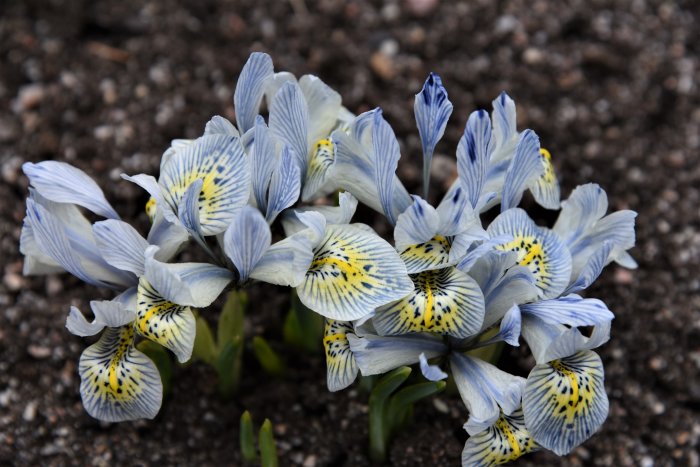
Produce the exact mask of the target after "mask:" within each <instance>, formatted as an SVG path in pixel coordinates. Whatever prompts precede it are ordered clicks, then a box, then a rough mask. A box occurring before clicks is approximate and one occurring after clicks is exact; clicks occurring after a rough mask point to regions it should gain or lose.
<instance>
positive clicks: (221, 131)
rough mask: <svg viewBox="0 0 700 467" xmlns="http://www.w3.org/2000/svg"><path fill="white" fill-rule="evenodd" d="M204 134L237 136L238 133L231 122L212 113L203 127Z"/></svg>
mask: <svg viewBox="0 0 700 467" xmlns="http://www.w3.org/2000/svg"><path fill="white" fill-rule="evenodd" d="M204 135H205V136H207V135H228V136H235V137H239V136H240V134H239V133H238V130H237V129H236V127H235V126H233V123H231V122H230V121H229V120H228V119H227V118H224V117H222V116H220V115H214V116H213V117H212V118H211V120H209V121H208V122H207V124H206V126H205V127H204Z"/></svg>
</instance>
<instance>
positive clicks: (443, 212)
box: [437, 180, 481, 236]
mask: <svg viewBox="0 0 700 467" xmlns="http://www.w3.org/2000/svg"><path fill="white" fill-rule="evenodd" d="M437 212H438V215H439V216H440V226H439V228H438V231H439V232H440V233H441V234H442V235H447V236H453V235H459V234H461V233H463V232H464V231H466V230H469V229H472V228H473V227H474V226H475V225H478V226H479V227H481V221H480V219H479V216H478V214H477V212H476V211H474V210H473V209H472V207H471V205H470V204H469V199H468V198H467V196H466V192H465V191H464V189H463V188H462V186H461V184H460V183H459V180H456V181H455V183H453V184H452V186H451V187H450V189H449V190H447V193H446V194H445V196H444V197H443V198H442V201H440V204H439V205H438V207H437Z"/></svg>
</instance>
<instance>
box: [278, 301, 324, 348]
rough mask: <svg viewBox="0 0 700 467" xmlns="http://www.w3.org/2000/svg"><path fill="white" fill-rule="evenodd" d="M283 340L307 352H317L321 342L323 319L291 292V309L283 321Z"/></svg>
mask: <svg viewBox="0 0 700 467" xmlns="http://www.w3.org/2000/svg"><path fill="white" fill-rule="evenodd" d="M283 329H284V340H285V342H286V343H287V344H290V345H293V346H294V347H297V348H299V349H302V350H305V351H307V352H317V351H318V350H319V349H320V348H321V342H323V317H322V316H321V315H319V314H318V313H316V312H314V311H312V310H311V309H309V308H307V307H306V306H305V305H304V304H303V303H301V300H299V297H298V296H297V294H296V291H294V290H292V294H291V307H290V309H289V312H288V313H287V316H286V317H285V320H284V328H283Z"/></svg>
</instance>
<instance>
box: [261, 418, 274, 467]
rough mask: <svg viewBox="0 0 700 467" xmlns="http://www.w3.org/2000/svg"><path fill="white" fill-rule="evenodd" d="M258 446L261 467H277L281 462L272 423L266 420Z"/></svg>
mask: <svg viewBox="0 0 700 467" xmlns="http://www.w3.org/2000/svg"><path fill="white" fill-rule="evenodd" d="M258 446H260V465H261V467H277V466H278V465H279V460H278V459H277V445H276V443H275V438H274V435H273V434H272V422H270V419H269V418H266V419H265V421H264V422H263V424H262V427H260V433H259V434H258Z"/></svg>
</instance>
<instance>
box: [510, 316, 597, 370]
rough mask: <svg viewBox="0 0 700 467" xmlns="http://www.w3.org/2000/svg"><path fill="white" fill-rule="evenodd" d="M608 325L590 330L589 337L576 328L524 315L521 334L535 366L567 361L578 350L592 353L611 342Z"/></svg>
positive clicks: (595, 326)
mask: <svg viewBox="0 0 700 467" xmlns="http://www.w3.org/2000/svg"><path fill="white" fill-rule="evenodd" d="M610 327H611V321H602V322H599V323H597V324H595V325H594V326H593V330H592V331H591V333H590V336H588V337H587V336H584V335H583V334H582V333H581V331H579V330H578V328H575V327H573V328H570V327H566V326H564V325H562V324H551V323H546V322H545V321H543V320H541V319H539V318H536V317H535V316H532V315H527V314H524V315H523V324H522V329H521V334H522V336H523V338H524V339H525V341H526V342H527V345H528V346H529V347H530V350H531V351H532V355H533V356H534V357H535V361H536V362H537V363H538V364H541V363H547V362H550V361H552V360H557V359H561V358H566V357H570V356H571V355H574V354H575V353H576V352H579V351H581V350H593V349H595V348H598V347H600V346H601V345H603V344H605V343H606V342H607V341H608V340H609V339H610Z"/></svg>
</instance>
